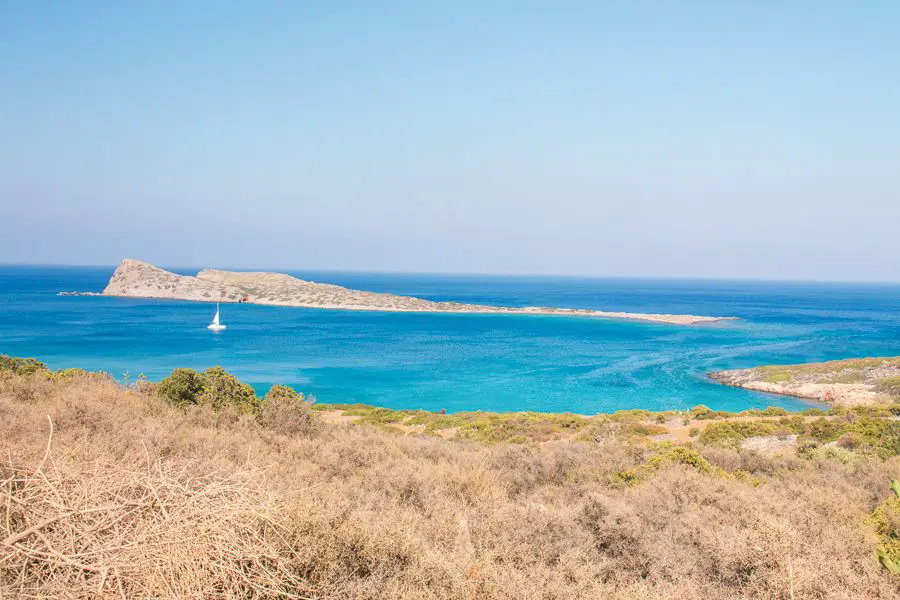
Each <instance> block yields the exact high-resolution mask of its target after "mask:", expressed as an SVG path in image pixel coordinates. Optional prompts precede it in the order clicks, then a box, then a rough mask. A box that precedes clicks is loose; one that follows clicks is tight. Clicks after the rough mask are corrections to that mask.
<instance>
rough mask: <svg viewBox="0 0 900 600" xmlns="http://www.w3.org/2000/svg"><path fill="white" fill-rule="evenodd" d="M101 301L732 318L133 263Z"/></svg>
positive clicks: (660, 319) (662, 319)
mask: <svg viewBox="0 0 900 600" xmlns="http://www.w3.org/2000/svg"><path fill="white" fill-rule="evenodd" d="M103 295H104V296H127V297H133V298H167V299H177V300H192V301H198V302H247V303H251V304H265V305H274V306H297V307H305V308H326V309H343V310H369V311H395V312H442V313H485V314H531V315H570V316H585V317H603V318H615V319H632V320H640V321H651V322H655V323H668V324H676V325H696V324H700V323H711V322H715V321H722V320H729V319H734V318H735V317H707V316H696V315H670V314H643V313H627V312H610V311H599V310H586V309H572V308H549V307H524V308H511V307H501V306H487V305H480V304H464V303H461V302H435V301H432V300H424V299H422V298H415V297H412V296H399V295H395V294H384V293H376V292H366V291H362V290H352V289H349V288H345V287H342V286H339V285H333V284H328V283H315V282H312V281H305V280H303V279H297V278H296V277H292V276H290V275H286V274H283V273H269V272H237V271H219V270H214V269H204V270H203V271H200V272H199V273H197V275H196V276H194V277H192V276H188V275H178V274H176V273H172V272H169V271H166V270H164V269H160V268H159V267H155V266H153V265H151V264H148V263H145V262H141V261H137V260H132V259H125V260H123V261H122V263H121V264H120V265H119V266H118V268H117V269H116V271H115V273H113V275H112V277H111V278H110V280H109V283H108V285H107V286H106V289H104V290H103Z"/></svg>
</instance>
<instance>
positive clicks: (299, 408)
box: [259, 385, 322, 436]
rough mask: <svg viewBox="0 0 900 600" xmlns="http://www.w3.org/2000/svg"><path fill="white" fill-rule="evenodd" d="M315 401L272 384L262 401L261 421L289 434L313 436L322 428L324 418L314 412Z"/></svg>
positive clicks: (287, 388) (279, 431) (271, 427)
mask: <svg viewBox="0 0 900 600" xmlns="http://www.w3.org/2000/svg"><path fill="white" fill-rule="evenodd" d="M312 407H313V403H312V402H310V401H308V400H306V399H305V398H304V397H303V396H302V395H301V394H298V393H297V392H295V391H294V390H293V389H291V388H289V387H287V386H284V385H276V386H272V389H271V390H269V393H268V394H266V397H265V399H264V401H263V403H262V409H261V410H260V419H259V420H260V422H261V423H262V424H263V425H264V426H266V427H268V428H270V429H272V430H274V431H277V432H278V433H281V434H283V435H288V436H312V435H316V434H317V433H318V432H319V431H320V430H321V428H322V420H321V418H319V415H317V414H316V413H315V412H313V409H312Z"/></svg>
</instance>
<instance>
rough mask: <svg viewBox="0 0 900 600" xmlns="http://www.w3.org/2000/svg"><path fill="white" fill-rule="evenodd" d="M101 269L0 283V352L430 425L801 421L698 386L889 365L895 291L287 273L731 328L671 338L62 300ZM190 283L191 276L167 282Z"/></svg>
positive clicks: (1, 274) (574, 323) (546, 326)
mask: <svg viewBox="0 0 900 600" xmlns="http://www.w3.org/2000/svg"><path fill="white" fill-rule="evenodd" d="M112 270H113V267H106V268H76V267H32V266H29V267H25V266H2V267H0V353H6V354H11V355H16V356H34V357H37V358H40V359H41V360H43V361H45V362H46V363H48V364H49V365H50V366H51V367H53V368H63V367H82V368H86V369H91V370H97V369H102V370H106V371H109V372H111V373H112V374H114V375H115V376H117V377H119V378H121V377H122V376H123V374H124V372H125V371H128V372H129V373H130V376H131V377H135V376H136V375H137V374H139V373H144V374H146V375H147V376H148V377H150V379H153V380H158V379H161V378H162V377H164V376H165V375H167V374H168V373H169V372H170V371H171V370H172V369H173V368H174V367H179V366H184V367H193V368H197V369H203V368H206V367H209V366H212V365H216V364H219V365H222V366H224V367H225V368H227V369H228V370H230V371H232V372H234V373H235V374H236V375H238V376H239V377H240V378H241V379H242V380H244V381H246V382H248V383H250V384H252V385H253V386H254V387H255V388H256V389H257V391H259V392H264V391H265V390H266V389H267V388H268V386H269V385H271V384H273V383H285V384H289V385H292V386H294V387H296V388H297V389H298V390H301V391H305V392H309V393H312V394H314V395H315V396H316V397H317V398H318V399H319V401H321V402H363V403H367V404H377V405H381V406H388V407H393V408H424V409H429V410H438V409H442V408H444V409H446V410H448V411H451V412H453V411H460V410H473V409H482V410H495V411H511V410H535V411H545V412H559V411H572V412H578V413H595V412H607V411H614V410H619V409H625V408H645V409H649V410H665V409H683V408H689V407H692V406H695V405H697V404H705V405H707V406H710V407H711V408H713V409H717V410H742V409H745V408H750V407H764V406H770V405H771V406H783V407H786V408H788V409H802V408H805V407H808V406H809V404H807V403H804V402H802V401H800V400H796V399H790V398H783V397H777V396H771V395H765V394H759V393H755V392H749V391H745V390H738V389H732V388H726V387H723V386H720V385H718V384H716V383H714V382H710V381H709V380H708V379H707V378H706V377H705V373H707V372H708V371H712V370H718V369H732V368H742V367H750V366H754V365H758V364H770V363H797V362H809V361H820V360H832V359H839V358H848V357H855V356H884V355H900V313H898V309H900V286H896V285H893V286H892V285H874V284H873V285H869V284H810V283H771V282H730V281H687V280H677V281H668V280H647V279H640V280H625V279H586V278H555V277H554V278H550V277H540V278H537V277H527V278H526V277H487V276H445V275H419V274H415V275H407V274H403V275H401V274H375V273H324V272H298V273H294V274H296V275H298V276H300V277H304V278H306V279H311V280H313V281H319V282H327V283H337V284H340V285H346V286H348V287H354V288H359V289H366V290H372V291H379V292H394V293H399V294H409V295H415V296H419V297H423V298H428V299H432V300H459V301H461V302H470V303H482V304H497V305H508V306H538V305H540V306H559V307H572V308H592V309H599V310H621V311H630V312H661V313H692V314H698V315H730V316H738V317H741V318H742V320H741V321H730V322H721V323H716V324H710V325H701V326H690V327H688V326H674V325H662V324H651V323H640V322H629V321H615V320H604V319H596V318H584V317H560V316H532V315H452V314H403V313H375V312H352V311H335V310H317V309H300V308H277V307H265V306H251V305H222V321H223V323H225V324H226V325H227V326H228V329H227V330H226V331H224V332H222V333H219V334H215V333H212V332H210V331H208V330H207V329H206V325H207V324H208V323H209V320H210V319H211V317H212V314H213V312H214V310H215V309H214V307H212V306H210V305H208V304H200V303H192V302H179V301H159V300H137V299H122V298H103V297H69V296H58V295H57V292H59V291H63V290H79V291H100V290H102V288H103V286H104V285H105V284H106V281H107V279H108V278H109V276H110V274H111V273H112ZM179 271H180V272H185V273H192V272H196V270H193V271H192V270H179Z"/></svg>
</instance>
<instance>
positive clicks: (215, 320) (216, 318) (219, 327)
mask: <svg viewBox="0 0 900 600" xmlns="http://www.w3.org/2000/svg"><path fill="white" fill-rule="evenodd" d="M206 328H207V329H210V330H212V331H222V330H223V329H225V326H224V325H222V324H221V323H220V322H219V303H218V302H216V316H214V317H213V320H212V323H210V324H209V325H207V326H206Z"/></svg>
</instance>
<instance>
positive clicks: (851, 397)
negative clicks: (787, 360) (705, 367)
mask: <svg viewBox="0 0 900 600" xmlns="http://www.w3.org/2000/svg"><path fill="white" fill-rule="evenodd" d="M709 377H710V378H711V379H714V380H716V381H718V382H719V383H724V384H725V385H730V386H732V387H740V388H744V389H747V390H754V391H757V392H766V393H769V394H781V395H784V396H795V397H797V398H807V399H810V400H818V401H819V402H823V403H825V404H831V405H833V406H860V405H867V404H875V403H877V402H880V401H882V400H883V401H886V402H890V401H892V399H891V397H890V396H889V394H887V393H886V392H883V391H880V389H881V388H882V387H883V386H882V385H881V384H882V383H883V382H884V381H889V380H891V379H893V378H897V377H900V358H893V357H888V358H858V359H848V360H837V361H830V362H824V363H809V364H803V365H771V366H763V367H754V368H751V369H736V370H732V371H717V372H714V373H710V374H709Z"/></svg>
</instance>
